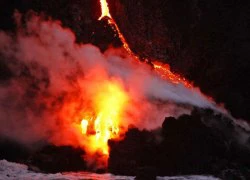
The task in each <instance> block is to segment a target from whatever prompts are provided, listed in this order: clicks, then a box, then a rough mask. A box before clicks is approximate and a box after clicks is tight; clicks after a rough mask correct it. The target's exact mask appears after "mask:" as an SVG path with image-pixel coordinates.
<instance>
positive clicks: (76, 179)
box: [0, 160, 219, 180]
mask: <svg viewBox="0 0 250 180" xmlns="http://www.w3.org/2000/svg"><path fill="white" fill-rule="evenodd" d="M133 179H135V177H132V176H117V175H112V174H95V173H90V172H67V173H56V174H44V173H36V172H32V171H30V170H28V166H26V165H24V164H18V163H13V162H8V161H6V160H0V180H133ZM157 179H158V180H219V179H218V178H215V177H213V176H196V175H193V176H173V177H157Z"/></svg>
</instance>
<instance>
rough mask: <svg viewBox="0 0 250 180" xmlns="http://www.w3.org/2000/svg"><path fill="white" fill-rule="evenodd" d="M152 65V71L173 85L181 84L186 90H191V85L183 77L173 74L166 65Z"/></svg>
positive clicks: (154, 63) (156, 63) (155, 62)
mask: <svg viewBox="0 0 250 180" xmlns="http://www.w3.org/2000/svg"><path fill="white" fill-rule="evenodd" d="M151 63H152V64H153V67H154V70H155V71H156V72H157V73H158V74H159V75H160V76H161V77H162V78H163V79H167V80H170V81H171V82H173V83H175V84H183V85H184V86H186V87H188V88H192V87H193V85H192V84H191V83H190V82H189V81H187V80H186V79H185V78H184V77H181V76H180V75H179V74H175V73H173V72H172V71H171V70H170V66H169V65H168V64H163V63H161V62H159V61H154V62H151Z"/></svg>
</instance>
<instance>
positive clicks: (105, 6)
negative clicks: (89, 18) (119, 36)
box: [99, 0, 111, 20]
mask: <svg viewBox="0 0 250 180" xmlns="http://www.w3.org/2000/svg"><path fill="white" fill-rule="evenodd" d="M100 3H101V9H102V15H101V16H100V17H99V20H101V19H102V18H104V17H109V18H111V15H110V13H109V8H108V3H107V1H106V0H100Z"/></svg>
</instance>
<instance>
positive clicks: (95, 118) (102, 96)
mask: <svg viewBox="0 0 250 180" xmlns="http://www.w3.org/2000/svg"><path fill="white" fill-rule="evenodd" d="M100 4H101V16H100V18H99V20H102V19H103V18H104V17H107V18H108V23H109V25H110V26H111V28H112V29H113V30H114V32H115V33H117V34H118V35H119V38H120V40H121V42H122V44H123V48H124V49H125V50H126V52H127V53H128V54H129V55H130V56H132V57H133V59H135V60H137V61H138V62H141V61H140V58H139V57H138V56H136V55H135V54H134V53H133V51H132V50H131V49H130V47H129V44H128V43H127V41H126V39H125V38H124V36H123V34H122V33H121V31H120V29H119V27H118V25H117V24H116V22H115V20H114V19H113V18H112V16H111V14H110V12H109V8H108V3H107V1H106V0H100ZM141 63H142V62H141ZM151 63H152V65H153V68H154V71H155V72H156V73H157V74H159V75H160V76H161V77H162V78H163V79H166V80H170V81H171V82H173V83H176V84H183V85H185V86H186V87H189V88H191V87H192V84H191V83H189V82H188V81H187V80H186V79H185V78H182V77H181V76H180V75H178V74H174V73H173V72H171V70H170V67H169V65H168V64H163V63H160V62H157V61H155V62H151ZM99 89H100V91H99V92H98V93H96V94H95V97H94V99H93V107H92V109H91V110H88V111H86V112H83V115H82V117H81V119H82V120H81V123H80V129H81V133H82V135H83V136H85V137H87V139H88V142H85V143H86V144H87V145H86V146H87V151H88V152H89V153H90V154H94V153H96V152H98V153H101V154H102V156H103V157H104V159H102V161H107V159H108V156H109V147H108V140H109V139H118V138H120V137H121V134H122V133H124V131H126V129H125V130H124V129H123V132H122V131H121V128H120V127H121V121H122V119H123V118H124V116H123V113H124V112H125V109H126V106H127V105H128V101H129V96H128V94H127V93H126V91H125V90H124V89H123V87H122V86H121V85H120V84H119V83H116V82H105V83H104V84H100V87H99Z"/></svg>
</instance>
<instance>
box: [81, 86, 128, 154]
mask: <svg viewBox="0 0 250 180" xmlns="http://www.w3.org/2000/svg"><path fill="white" fill-rule="evenodd" d="M99 88H100V91H99V92H98V93H97V94H96V95H95V97H94V99H93V111H94V112H84V113H85V114H86V115H85V116H84V117H83V119H82V121H81V129H82V133H83V134H84V135H86V136H88V137H89V140H90V143H89V144H88V151H91V153H95V152H101V153H102V154H103V155H107V156H108V154H109V150H108V144H107V142H108V140H109V139H111V138H119V137H120V126H121V119H122V117H123V113H124V112H125V109H126V105H127V103H128V101H129V96H128V95H127V93H126V92H125V90H124V89H123V88H122V86H121V85H120V84H119V83H118V82H106V83H104V84H101V85H100V87H99ZM89 114H92V116H90V115H89Z"/></svg>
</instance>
